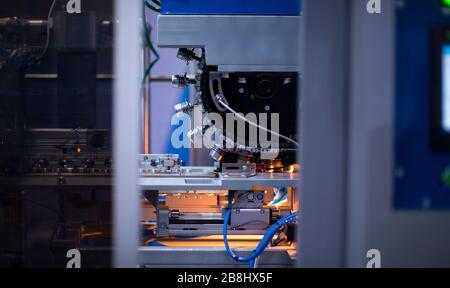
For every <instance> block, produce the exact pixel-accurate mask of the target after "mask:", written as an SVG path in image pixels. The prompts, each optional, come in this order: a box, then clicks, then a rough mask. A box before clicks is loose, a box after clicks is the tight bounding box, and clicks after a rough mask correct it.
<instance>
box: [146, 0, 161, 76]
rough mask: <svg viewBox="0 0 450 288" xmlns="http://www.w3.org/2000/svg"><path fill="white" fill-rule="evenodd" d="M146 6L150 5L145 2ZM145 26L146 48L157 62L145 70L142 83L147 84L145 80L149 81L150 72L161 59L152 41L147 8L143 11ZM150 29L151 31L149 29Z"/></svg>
mask: <svg viewBox="0 0 450 288" xmlns="http://www.w3.org/2000/svg"><path fill="white" fill-rule="evenodd" d="M145 3H146V4H148V3H147V2H146V1H145ZM142 20H143V25H144V38H145V42H146V46H147V48H149V49H150V51H151V52H152V53H153V54H154V55H155V60H153V61H152V62H151V63H150V64H149V65H148V67H147V68H146V69H145V72H144V79H143V80H142V82H145V80H146V79H147V77H148V76H149V75H150V72H151V70H152V68H153V66H155V64H156V63H157V62H158V61H159V59H160V55H159V53H158V51H156V49H155V47H154V46H153V43H152V39H151V26H150V25H149V24H148V23H147V20H146V17H145V7H144V10H143V17H142ZM149 28H150V29H149Z"/></svg>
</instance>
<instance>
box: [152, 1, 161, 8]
mask: <svg viewBox="0 0 450 288" xmlns="http://www.w3.org/2000/svg"><path fill="white" fill-rule="evenodd" d="M152 2H153V3H155V4H156V5H158V6H159V7H161V1H158V0H152Z"/></svg>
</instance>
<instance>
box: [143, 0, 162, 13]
mask: <svg viewBox="0 0 450 288" xmlns="http://www.w3.org/2000/svg"><path fill="white" fill-rule="evenodd" d="M145 6H147V7H148V8H150V9H151V10H153V11H155V12H156V13H159V12H161V9H159V8H156V7H154V6H152V5H151V4H150V3H148V2H147V1H145Z"/></svg>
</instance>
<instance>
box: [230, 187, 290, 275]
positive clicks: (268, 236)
mask: <svg viewBox="0 0 450 288" xmlns="http://www.w3.org/2000/svg"><path fill="white" fill-rule="evenodd" d="M232 208H233V195H232V193H229V194H228V207H227V212H226V213H225V219H224V221H223V242H224V244H225V249H226V251H227V252H228V254H229V255H230V256H231V257H232V258H233V259H234V260H235V261H237V262H241V263H246V262H249V264H250V268H253V267H254V265H255V260H256V258H258V257H259V255H261V253H263V252H264V250H265V249H266V247H267V246H268V245H269V244H270V242H271V241H272V238H273V236H274V235H275V234H276V233H277V232H278V231H279V230H280V228H281V227H283V225H286V224H288V223H291V222H295V221H297V220H298V218H297V216H298V213H297V212H294V213H292V214H289V215H286V216H284V217H282V218H281V219H279V220H278V221H277V222H276V223H275V224H273V225H272V226H271V227H270V228H269V229H268V230H267V232H266V233H265V234H264V236H263V238H262V239H261V241H260V242H259V244H258V246H256V248H255V250H253V254H251V255H250V256H248V257H240V256H238V255H236V254H235V253H234V252H233V251H232V250H231V248H230V245H229V243H228V222H229V221H230V217H231V210H232Z"/></svg>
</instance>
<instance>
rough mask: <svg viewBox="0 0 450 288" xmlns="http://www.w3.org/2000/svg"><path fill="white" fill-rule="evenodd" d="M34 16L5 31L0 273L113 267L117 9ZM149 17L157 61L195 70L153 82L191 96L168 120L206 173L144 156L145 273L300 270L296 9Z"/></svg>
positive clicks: (194, 10) (175, 2)
mask: <svg viewBox="0 0 450 288" xmlns="http://www.w3.org/2000/svg"><path fill="white" fill-rule="evenodd" d="M41 1H42V2H43V3H42V5H41V6H42V7H46V9H47V8H50V11H48V10H47V11H43V12H45V14H44V13H42V15H34V14H31V15H26V14H24V15H22V14H21V13H22V12H23V11H22V10H21V9H19V8H20V5H17V6H16V5H14V4H9V3H8V5H10V6H8V9H7V10H8V13H10V14H8V15H6V17H5V18H0V40H1V41H0V44H1V45H0V75H1V77H0V104H1V105H0V109H2V113H0V114H1V115H0V117H1V118H0V180H1V185H0V213H1V215H2V217H0V230H1V231H2V232H3V233H4V234H3V235H2V236H3V237H0V260H1V261H0V266H7V267H8V266H33V267H40V266H44V267H46V266H57V267H62V266H65V264H66V262H67V257H66V252H67V251H68V250H69V249H78V250H79V251H81V255H82V259H83V260H82V261H83V267H105V266H110V265H111V257H110V254H111V251H112V249H111V242H112V241H111V240H112V239H111V238H112V237H111V230H112V228H114V227H112V225H111V219H110V216H111V201H112V200H111V199H112V196H111V190H112V189H111V186H112V185H111V182H112V181H111V180H112V175H113V173H114V172H115V171H116V170H115V168H116V167H117V166H114V163H115V162H114V159H113V157H112V152H111V151H112V144H113V143H112V142H113V141H112V136H111V135H112V134H114V133H112V132H114V131H111V126H112V125H111V123H110V121H111V119H112V118H113V117H112V112H111V111H112V110H111V102H112V101H111V95H112V87H111V86H112V85H111V84H112V81H113V79H114V77H113V75H112V54H113V53H112V50H113V47H112V41H111V40H112V35H113V34H112V31H113V28H114V25H116V23H115V21H114V19H113V18H112V11H111V10H112V9H111V8H112V7H111V6H112V1H102V0H96V1H89V3H85V2H88V1H84V2H83V6H82V12H81V13H68V12H67V11H66V10H65V9H66V4H67V1H59V0H55V1H53V0H52V1H44V0H41ZM44 2H45V3H44ZM106 2H107V3H106ZM158 3H159V1H145V5H146V6H147V7H151V8H152V10H154V11H155V12H158V13H160V15H158V24H157V34H158V46H159V47H160V48H161V49H164V48H172V49H173V48H175V49H177V51H178V53H177V57H178V58H179V59H178V60H179V61H181V62H184V63H186V64H187V65H189V67H190V68H189V73H185V72H184V71H181V73H180V71H175V70H174V71H173V72H174V73H177V72H178V74H180V75H174V76H173V77H172V79H170V77H169V78H168V79H166V80H165V78H164V77H163V80H161V78H157V81H167V84H168V85H170V81H171V82H172V85H173V86H174V87H175V88H182V89H190V91H189V92H190V93H189V95H190V97H189V99H186V100H187V101H185V102H182V103H180V104H178V105H176V106H175V110H174V114H176V115H178V117H181V118H183V117H186V118H192V119H194V121H192V122H191V124H192V125H190V126H189V129H188V131H185V133H183V136H185V137H186V138H187V143H188V144H192V146H191V147H189V148H192V149H191V150H194V149H195V148H197V147H196V144H197V141H198V140H199V139H201V140H203V141H200V142H203V144H205V145H204V146H205V148H207V149H208V150H207V152H206V154H209V155H207V158H209V161H206V162H205V163H197V162H194V161H190V162H188V159H183V158H184V157H182V156H181V153H180V154H171V153H168V152H172V151H163V153H166V154H151V153H152V150H151V149H150V151H145V149H144V151H142V152H141V153H143V154H141V155H139V157H138V158H139V186H140V188H141V190H142V198H141V200H142V202H141V204H142V218H141V220H142V221H141V223H140V228H141V232H142V233H141V235H142V238H141V240H142V241H141V247H140V250H139V252H140V256H141V257H140V261H141V262H140V265H141V266H142V267H248V266H250V267H290V266H293V265H294V264H295V259H296V255H297V240H296V237H295V235H296V223H297V221H298V217H299V215H298V211H299V208H300V204H299V199H298V196H297V194H298V193H297V192H298V190H297V187H296V186H297V183H298V173H299V169H300V168H299V165H298V164H297V156H298V151H299V149H298V147H299V140H300V139H299V136H298V134H297V130H298V126H297V123H298V121H297V116H298V114H299V111H298V109H297V107H298V105H297V104H298V99H299V95H298V94H299V93H298V91H299V86H300V74H299V63H298V61H297V59H298V55H299V54H300V53H299V50H300V47H299V43H298V37H297V35H298V34H299V31H298V29H299V27H300V22H301V21H302V17H301V6H300V1H297V0H284V1H282V2H281V3H280V1H277V0H270V1H269V0H268V1H265V3H264V5H261V3H260V1H256V0H246V1H231V0H227V1H225V0H223V1H205V0H197V1H182V0H165V1H161V3H159V4H160V5H161V6H160V7H159V6H157V5H159V4H158ZM17 7H19V8H17ZM9 11H13V12H9ZM149 12H151V11H150V10H148V9H147V11H146V12H145V13H149ZM145 13H144V16H145ZM152 13H153V12H152ZM2 17H3V16H2ZM143 20H144V24H145V27H147V24H148V23H146V17H143ZM145 30H146V29H144V31H145ZM145 33H146V36H149V35H148V33H149V31H145ZM146 40H148V39H146ZM158 58H159V55H158ZM147 60H148V59H147ZM150 60H152V59H150ZM144 62H145V61H144ZM150 64H151V63H150ZM151 65H154V63H153V64H151ZM150 68H151V66H150ZM149 71H150V69H147V72H148V73H146V74H145V77H146V78H151V77H150V73H149ZM166 78H167V77H166ZM144 80H146V81H147V80H148V79H144ZM144 82H145V81H144ZM144 90H145V89H144ZM146 93H147V94H146ZM144 94H146V95H147V96H148V91H145V93H144ZM145 99H147V100H148V98H145ZM143 102H144V103H146V102H145V100H144V101H143ZM144 108H145V107H144ZM143 110H145V109H143ZM145 113H148V111H146V112H144V114H145ZM172 116H173V115H172V114H170V113H169V114H167V115H164V116H163V117H167V118H168V119H170V118H171V117H172ZM197 116H200V119H201V120H200V121H196V120H195V119H197V118H196V117H197ZM136 117H138V116H137V115H136ZM145 124H148V123H145ZM143 126H145V125H143ZM159 137H161V138H162V136H159ZM147 140H148V139H147ZM184 140H186V139H184ZM207 140H209V142H208V141H207ZM158 152H161V151H158ZM196 153H201V152H198V151H196ZM186 162H188V163H186ZM18 239H20V241H19V240H18Z"/></svg>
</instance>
